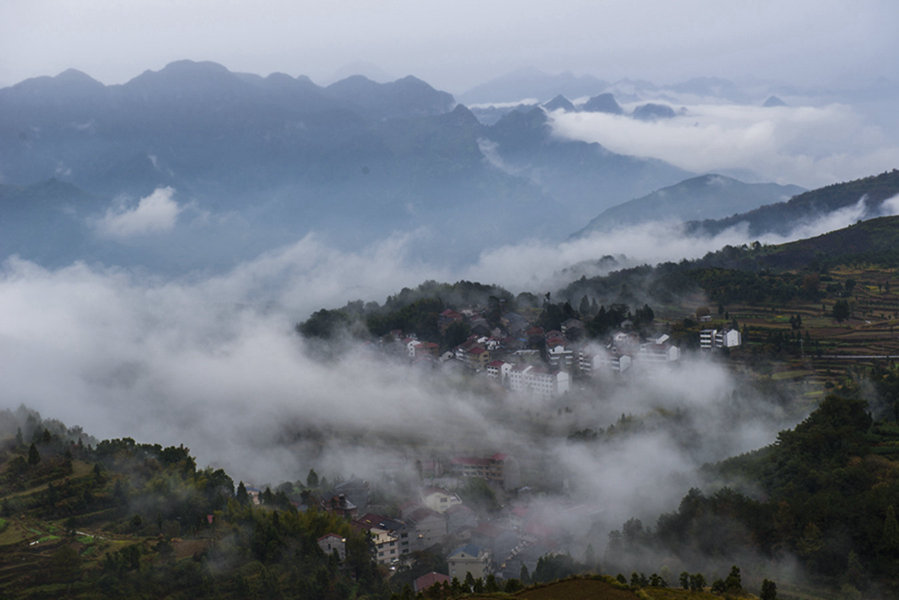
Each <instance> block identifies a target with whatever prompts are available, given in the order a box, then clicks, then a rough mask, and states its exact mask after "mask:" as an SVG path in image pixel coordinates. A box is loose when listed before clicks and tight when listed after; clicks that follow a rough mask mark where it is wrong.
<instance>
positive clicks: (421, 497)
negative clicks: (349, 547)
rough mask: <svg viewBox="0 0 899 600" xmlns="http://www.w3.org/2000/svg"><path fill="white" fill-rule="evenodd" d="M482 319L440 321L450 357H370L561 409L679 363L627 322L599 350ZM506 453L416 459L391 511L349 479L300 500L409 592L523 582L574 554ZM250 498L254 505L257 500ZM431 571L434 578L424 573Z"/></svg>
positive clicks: (720, 343)
mask: <svg viewBox="0 0 899 600" xmlns="http://www.w3.org/2000/svg"><path fill="white" fill-rule="evenodd" d="M603 310H604V309H603ZM645 310H646V311H649V309H648V307H645ZM487 312H488V309H486V308H479V307H470V308H464V309H460V310H455V309H453V308H445V309H444V310H442V311H441V312H439V314H437V317H436V319H437V330H438V331H439V332H440V334H441V335H445V334H446V333H447V331H448V330H449V329H450V328H454V327H455V328H457V329H460V328H464V329H463V330H464V331H465V332H466V333H467V334H468V335H467V338H466V339H465V340H464V341H463V342H462V343H459V344H457V345H455V346H453V347H449V348H443V349H441V346H440V344H438V343H436V342H434V341H427V340H424V339H420V338H419V335H418V334H417V332H415V331H403V330H400V329H395V330H391V331H389V333H387V334H385V335H383V336H380V337H379V338H378V339H377V340H375V341H372V342H370V343H369V344H368V348H369V349H370V350H371V351H372V352H375V353H377V354H378V355H380V356H384V357H388V358H392V359H395V360H400V361H404V362H407V363H408V364H410V365H411V366H412V367H414V368H421V369H426V370H428V371H430V370H446V371H450V372H461V373H464V374H465V375H467V376H470V377H471V378H473V379H474V380H479V381H481V382H482V383H483V384H484V385H485V386H487V387H488V388H489V389H491V390H493V391H495V392H496V393H500V394H508V395H512V396H521V397H528V398H530V399H531V400H534V401H537V402H549V401H552V400H556V399H560V398H564V396H565V395H566V394H569V393H572V392H573V391H574V386H582V387H583V386H589V385H590V382H591V381H593V380H594V379H596V378H601V377H620V378H626V377H628V376H631V375H632V374H634V373H641V372H642V373H645V372H647V371H651V370H653V369H657V368H659V366H660V365H664V364H669V365H673V364H676V363H677V362H678V361H679V360H680V359H681V356H682V352H681V349H680V348H679V347H678V346H677V345H675V344H674V343H673V341H672V339H671V337H670V336H669V335H668V334H667V333H662V332H658V331H657V330H653V331H652V335H651V336H650V337H644V336H643V335H641V332H640V331H638V330H637V328H636V327H634V324H633V322H632V321H631V320H630V319H628V318H623V319H622V320H621V321H620V322H618V323H616V325H617V327H615V328H614V330H612V331H610V332H609V333H608V335H606V336H604V337H603V338H602V339H599V338H595V337H594V338H591V337H590V336H589V335H588V326H587V325H586V324H585V322H584V321H583V320H581V319H578V318H568V319H565V320H563V321H561V322H560V326H559V328H558V329H550V330H545V329H544V328H543V327H541V326H540V325H539V324H537V323H536V322H535V320H534V319H530V320H529V319H528V318H526V317H524V316H522V315H521V314H519V313H518V312H512V311H510V312H506V313H503V314H501V315H500V316H499V319H498V323H497V322H496V319H495V318H494V319H493V320H494V322H495V325H494V326H493V327H491V325H490V324H489V323H488V318H487ZM649 314H651V311H650V312H649ZM625 316H626V315H625ZM697 320H698V321H699V322H700V324H701V325H705V326H706V327H707V328H705V329H701V330H700V332H699V339H698V340H696V343H695V344H693V346H694V347H696V348H698V349H699V350H700V351H703V352H712V351H716V350H724V349H729V348H733V347H735V346H739V345H740V344H741V334H740V331H739V330H738V329H736V328H735V327H728V326H726V325H724V326H719V327H718V328H713V327H712V319H711V317H710V315H708V314H702V315H697ZM643 331H644V332H646V331H647V328H645V327H644V328H643ZM506 450H507V449H504V448H496V449H495V451H494V452H493V453H482V454H475V455H469V454H462V455H445V456H441V457H437V458H435V457H433V456H432V457H430V458H428V459H415V470H416V472H417V476H418V477H417V479H418V485H417V489H416V491H413V492H411V493H410V494H409V495H408V497H404V498H402V499H401V500H400V501H399V502H396V503H389V504H378V503H376V502H374V501H373V500H372V495H373V490H372V486H371V485H370V484H369V482H367V481H364V480H361V479H357V478H352V479H350V480H349V481H344V482H341V483H339V484H337V485H334V486H333V487H331V488H329V489H327V490H321V493H320V494H318V495H313V494H309V493H306V494H304V496H303V501H304V503H303V504H300V505H299V508H301V509H309V508H310V505H313V506H315V508H316V509H319V510H325V511H329V512H332V513H335V514H338V515H340V516H342V517H344V518H346V519H347V520H349V521H350V522H351V524H352V526H353V527H355V528H357V529H360V530H363V531H365V532H367V533H368V535H369V537H370V540H371V544H372V552H373V555H374V558H375V560H376V562H377V563H378V564H379V565H381V566H382V568H383V569H384V570H385V573H386V574H388V575H390V576H392V577H404V576H405V577H409V583H410V584H411V586H412V588H413V591H415V592H418V591H421V590H424V589H426V588H428V587H430V586H432V585H435V584H443V583H444V582H446V583H447V584H449V583H450V582H451V581H452V580H454V579H456V580H458V581H459V582H462V581H465V580H468V582H469V584H470V585H471V586H473V585H475V584H476V583H477V582H479V581H480V582H484V581H486V580H488V579H489V580H491V581H492V582H495V581H496V580H509V579H518V580H520V581H523V582H524V581H528V579H529V573H531V572H533V571H534V570H535V569H536V568H537V565H538V562H539V560H540V558H541V557H544V556H548V555H553V554H562V553H566V554H567V553H570V552H571V551H572V550H571V548H570V541H571V540H570V539H567V538H568V537H569V536H568V534H566V533H565V529H564V528H560V527H556V526H553V525H552V524H551V523H550V520H548V517H547V514H546V510H545V504H542V503H541V502H540V501H539V498H540V496H539V494H536V493H534V490H532V489H531V488H530V487H529V485H528V482H527V481H523V480H522V469H521V466H520V465H519V462H518V460H516V458H515V457H514V456H511V455H509V454H507V453H505V452H506ZM248 489H249V491H250V494H251V496H252V497H253V498H254V500H255V501H256V502H259V497H260V494H261V492H260V491H259V490H258V489H253V488H248ZM601 510H602V508H601V507H599V506H593V505H588V504H578V503H574V502H568V503H567V504H563V505H562V506H558V504H557V505H556V506H555V508H554V513H555V514H554V515H553V517H552V519H551V520H552V522H553V524H557V523H559V522H568V523H581V524H583V523H590V522H591V515H593V514H596V513H598V512H599V511H601ZM318 544H319V546H320V547H321V549H322V550H323V551H324V552H325V553H326V554H328V555H332V554H333V555H334V556H336V557H337V560H338V561H343V560H344V559H345V556H346V546H345V540H344V539H343V538H342V537H341V536H340V535H338V534H336V533H331V534H327V535H325V536H323V537H321V538H320V539H319V540H318ZM591 552H592V551H591ZM587 554H589V552H588V553H587ZM427 565H430V566H439V569H431V570H428V571H427V572H421V571H422V570H423V568H425V566H427ZM412 575H414V576H415V577H414V578H413V577H412Z"/></svg>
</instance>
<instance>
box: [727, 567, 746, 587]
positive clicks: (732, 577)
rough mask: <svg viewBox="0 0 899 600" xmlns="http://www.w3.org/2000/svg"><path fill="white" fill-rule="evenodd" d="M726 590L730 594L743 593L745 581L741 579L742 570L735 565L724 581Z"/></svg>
mask: <svg viewBox="0 0 899 600" xmlns="http://www.w3.org/2000/svg"><path fill="white" fill-rule="evenodd" d="M724 590H725V591H726V592H727V593H728V594H740V593H742V592H743V580H742V578H741V577H740V568H739V567H737V565H734V566H732V567H731V568H730V573H729V574H728V575H727V578H726V579H725V580H724Z"/></svg>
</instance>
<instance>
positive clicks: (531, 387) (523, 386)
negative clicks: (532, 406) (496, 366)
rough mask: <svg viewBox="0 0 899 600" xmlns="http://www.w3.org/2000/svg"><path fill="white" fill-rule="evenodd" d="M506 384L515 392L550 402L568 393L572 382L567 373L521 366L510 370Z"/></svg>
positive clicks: (532, 366)
mask: <svg viewBox="0 0 899 600" xmlns="http://www.w3.org/2000/svg"><path fill="white" fill-rule="evenodd" d="M506 383H507V385H508V386H509V389H510V390H512V391H513V392H518V393H523V394H531V395H534V396H537V397H539V398H543V399H544V400H549V399H551V398H554V397H556V396H561V395H562V394H564V393H566V392H567V391H568V390H569V388H570V383H571V382H570V377H569V375H568V373H566V372H565V371H556V372H553V371H549V370H547V369H544V368H543V367H538V366H534V365H519V366H513V367H512V368H510V369H509V374H508V377H507V378H506Z"/></svg>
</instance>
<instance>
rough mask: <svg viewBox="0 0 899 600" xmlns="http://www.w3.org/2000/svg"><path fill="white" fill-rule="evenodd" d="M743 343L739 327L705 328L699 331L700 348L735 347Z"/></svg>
mask: <svg viewBox="0 0 899 600" xmlns="http://www.w3.org/2000/svg"><path fill="white" fill-rule="evenodd" d="M742 343H743V339H742V336H741V335H740V331H739V330H738V329H732V328H728V329H703V330H702V331H700V332H699V348H700V350H712V349H713V348H734V347H735V346H739V345H740V344H742Z"/></svg>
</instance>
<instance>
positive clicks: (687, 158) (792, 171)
mask: <svg viewBox="0 0 899 600" xmlns="http://www.w3.org/2000/svg"><path fill="white" fill-rule="evenodd" d="M628 108H633V107H631V106H629V107H628ZM673 108H674V109H675V111H680V109H681V108H683V109H684V110H683V114H679V115H678V116H676V117H674V118H672V119H659V120H656V121H640V120H637V119H633V118H631V117H628V116H619V115H611V114H605V113H565V112H563V111H555V112H553V113H552V114H551V116H552V124H553V128H554V131H555V133H556V134H557V135H559V136H562V137H565V138H570V139H578V140H583V141H589V142H598V143H600V144H602V145H603V146H605V147H606V148H608V149H609V150H612V151H613V152H619V153H623V154H631V155H636V156H644V157H652V158H658V159H661V160H664V161H667V162H669V163H671V164H674V165H676V166H678V167H681V168H683V169H687V170H690V171H693V172H697V173H707V172H714V171H733V172H740V171H746V170H749V171H751V172H754V173H756V174H757V175H758V176H759V177H761V178H762V179H764V180H768V181H776V182H779V183H794V184H798V185H802V186H805V187H808V188H814V187H819V186H822V185H827V184H830V183H834V182H835V181H843V180H848V179H855V178H858V177H863V176H867V175H870V174H871V173H877V172H880V171H884V170H888V169H890V168H893V167H895V166H896V164H897V163H899V146H897V145H896V144H895V141H894V140H892V139H890V138H889V136H887V135H885V134H884V132H883V131H882V130H881V129H880V128H878V127H876V126H874V125H871V124H869V123H867V122H866V121H865V120H864V118H862V116H861V115H859V114H858V113H857V112H856V111H855V110H853V109H852V108H851V107H849V106H847V105H843V104H830V105H826V106H818V107H813V106H795V107H793V106H782V107H761V106H749V105H733V104H729V105H723V104H696V105H689V106H685V107H681V106H673Z"/></svg>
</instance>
